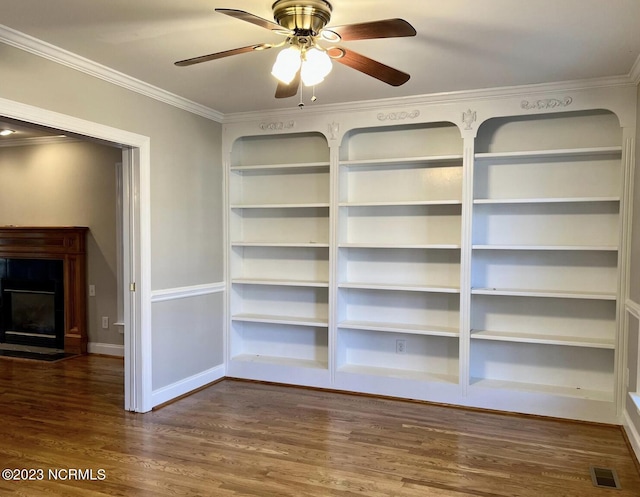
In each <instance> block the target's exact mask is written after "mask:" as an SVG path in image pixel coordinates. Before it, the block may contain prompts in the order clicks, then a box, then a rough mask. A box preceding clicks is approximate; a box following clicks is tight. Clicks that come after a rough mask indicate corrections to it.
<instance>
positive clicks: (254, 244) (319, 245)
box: [231, 242, 329, 248]
mask: <svg viewBox="0 0 640 497" xmlns="http://www.w3.org/2000/svg"><path fill="white" fill-rule="evenodd" d="M231 246H232V247H298V248H328V247H329V244H328V243H316V242H231Z"/></svg>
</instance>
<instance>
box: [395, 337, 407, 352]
mask: <svg viewBox="0 0 640 497" xmlns="http://www.w3.org/2000/svg"><path fill="white" fill-rule="evenodd" d="M406 353H407V341H406V340H402V339H398V340H396V354H406Z"/></svg>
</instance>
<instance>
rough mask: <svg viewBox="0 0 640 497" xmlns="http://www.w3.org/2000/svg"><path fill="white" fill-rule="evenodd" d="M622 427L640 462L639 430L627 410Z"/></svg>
mask: <svg viewBox="0 0 640 497" xmlns="http://www.w3.org/2000/svg"><path fill="white" fill-rule="evenodd" d="M622 426H624V430H625V432H626V433H627V437H628V438H629V442H630V443H631V447H632V448H633V452H635V454H636V459H638V461H640V434H639V433H638V430H637V429H636V427H635V426H634V424H633V422H632V421H631V418H630V417H629V413H628V412H627V411H626V410H625V411H624V415H623V416H622Z"/></svg>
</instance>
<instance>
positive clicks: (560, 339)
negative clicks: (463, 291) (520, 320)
mask: <svg viewBox="0 0 640 497" xmlns="http://www.w3.org/2000/svg"><path fill="white" fill-rule="evenodd" d="M471 338H472V339H475V340H496V341H501V342H521V343H539V344H547V345H563V346H568V347H586V348H594V349H614V348H615V343H614V341H613V339H606V338H592V337H580V336H563V335H548V334H547V335H545V334H540V333H508V332H505V331H488V330H471Z"/></svg>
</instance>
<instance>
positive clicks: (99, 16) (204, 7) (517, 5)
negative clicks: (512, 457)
mask: <svg viewBox="0 0 640 497" xmlns="http://www.w3.org/2000/svg"><path fill="white" fill-rule="evenodd" d="M330 1H331V3H332V4H333V16H332V19H331V23H330V25H342V24H350V23H356V22H363V21H370V20H377V19H385V18H394V17H401V18H404V19H406V20H407V21H409V22H410V23H411V24H412V25H413V26H414V27H415V28H416V30H417V32H418V35H417V36H416V37H412V38H392V39H384V40H367V41H354V42H348V43H344V46H346V47H348V48H350V49H352V50H355V51H357V52H360V53H362V54H364V55H366V56H368V57H371V58H374V59H377V60H379V61H380V62H383V63H385V64H388V65H390V66H392V67H396V68H397V69H400V70H402V71H405V72H408V73H410V74H411V79H410V80H409V82H408V83H406V84H405V85H403V86H401V87H397V88H394V87H391V86H388V85H386V84H384V83H382V82H380V81H378V80H376V79H373V78H371V77H369V76H366V75H363V74H361V73H359V72H357V71H354V70H353V69H350V68H348V67H345V66H342V65H341V64H334V70H333V71H332V73H331V74H330V75H329V76H328V77H327V79H326V80H325V82H324V83H322V84H321V85H320V86H318V88H317V96H318V100H317V104H331V103H341V102H350V101H361V100H372V99H379V98H388V97H402V96H411V95H421V94H430V93H440V92H449V91H457V90H474V89H482V88H493V87H503V86H513V85H522V84H531V83H548V82H558V81H569V80H579V79H587V78H601V77H608V76H625V75H628V74H629V73H630V71H631V69H632V67H633V65H634V62H635V61H636V59H637V58H638V56H639V54H640V27H639V24H638V23H639V21H640V0H535V1H532V0H395V1H391V0H330ZM271 3H272V0H180V1H176V0H91V1H87V0H55V1H53V0H19V1H16V0H0V13H1V14H0V23H1V24H4V25H5V26H8V27H10V28H12V29H15V30H17V31H20V32H23V33H25V34H28V35H31V36H33V37H35V38H38V39H40V40H43V41H45V42H48V43H50V44H52V45H55V46H57V47H60V48H63V49H65V50H68V51H70V52H73V53H75V54H77V55H80V56H82V57H85V58H88V59H91V60H93V61H95V62H98V63H100V64H103V65H105V66H107V67H109V68H112V69H115V70H117V71H119V72H122V73H125V74H127V75H129V76H132V77H134V78H137V79H139V80H141V81H144V82H146V83H149V84H151V85H154V86H157V87H159V88H162V89H164V90H167V91H169V92H172V93H174V94H177V95H179V96H181V97H184V98H187V99H189V100H192V101H194V102H197V103H199V104H202V105H204V106H207V107H209V108H211V109H214V110H216V111H218V112H221V113H224V114H228V113H234V112H245V111H259V110H268V109H281V108H287V107H295V106H296V105H297V103H298V97H294V98H290V99H281V100H276V99H275V98H274V91H275V86H276V83H275V80H274V79H273V77H272V76H271V75H270V74H269V73H270V70H271V65H272V64H273V61H274V59H275V57H276V51H275V50H270V51H264V52H254V53H247V54H242V55H237V56H233V57H229V58H225V59H220V60H216V61H211V62H206V63H203V64H199V65H196V66H191V67H183V68H180V67H176V66H174V64H173V63H174V62H175V61H177V60H181V59H186V58H190V57H195V56H199V55H204V54H209V53H212V52H218V51H222V50H228V49H232V48H237V47H243V46H247V45H252V44H256V43H261V42H278V41H280V40H281V38H280V37H279V36H278V35H275V34H273V33H271V32H269V31H267V30H265V29H263V28H260V27H257V26H254V25H252V24H249V23H246V22H242V21H239V20H237V19H233V18H231V17H228V16H225V15H222V14H219V13H216V12H214V9H215V8H219V7H224V8H233V9H240V10H245V11H248V12H251V13H253V14H255V15H258V16H260V17H263V18H266V19H270V20H271V19H272V14H271ZM0 67H1V66H0ZM306 96H307V97H308V95H306ZM306 101H307V104H309V102H308V98H306Z"/></svg>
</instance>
